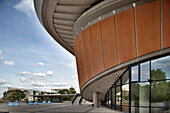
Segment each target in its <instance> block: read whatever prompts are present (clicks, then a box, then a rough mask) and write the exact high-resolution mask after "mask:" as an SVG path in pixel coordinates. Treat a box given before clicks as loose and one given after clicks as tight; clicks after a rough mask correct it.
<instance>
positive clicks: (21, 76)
mask: <svg viewBox="0 0 170 113" xmlns="http://www.w3.org/2000/svg"><path fill="white" fill-rule="evenodd" d="M0 17H1V18H0V98H1V97H2V94H3V92H4V91H6V90H7V87H17V88H26V89H36V90H44V91H50V89H51V88H53V89H54V88H69V87H71V86H72V87H74V88H75V89H76V90H77V91H78V92H79V85H78V78H77V72H76V62H75V57H74V56H72V55H71V54H70V53H69V52H68V51H67V50H65V49H64V48H63V47H61V46H60V45H59V44H58V43H57V42H55V41H54V40H53V39H52V38H51V36H50V35H49V34H48V33H47V32H46V30H45V29H44V28H43V27H42V25H41V24H40V22H39V20H38V18H37V16H36V14H35V11H34V6H33V1H32V0H21V1H20V0H0Z"/></svg>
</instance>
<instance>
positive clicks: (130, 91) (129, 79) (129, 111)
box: [129, 67, 131, 113]
mask: <svg viewBox="0 0 170 113" xmlns="http://www.w3.org/2000/svg"><path fill="white" fill-rule="evenodd" d="M129 113H131V67H130V68H129Z"/></svg>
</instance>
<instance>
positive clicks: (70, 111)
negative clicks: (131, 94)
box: [0, 103, 120, 113]
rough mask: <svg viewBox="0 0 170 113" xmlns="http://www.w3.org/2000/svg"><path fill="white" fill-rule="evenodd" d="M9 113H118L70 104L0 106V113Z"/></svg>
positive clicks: (103, 108)
mask: <svg viewBox="0 0 170 113" xmlns="http://www.w3.org/2000/svg"><path fill="white" fill-rule="evenodd" d="M2 110H4V111H10V113H120V112H117V111H114V110H110V109H108V108H105V107H101V108H94V107H92V106H90V105H81V106H76V105H71V103H55V104H45V105H43V104H40V105H28V104H27V105H21V106H20V107H15V106H13V107H8V105H7V104H0V111H2Z"/></svg>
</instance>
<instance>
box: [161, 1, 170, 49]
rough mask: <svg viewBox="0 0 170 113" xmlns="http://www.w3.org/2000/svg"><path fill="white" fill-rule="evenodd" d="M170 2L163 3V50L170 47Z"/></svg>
mask: <svg viewBox="0 0 170 113" xmlns="http://www.w3.org/2000/svg"><path fill="white" fill-rule="evenodd" d="M169 11H170V0H163V1H162V32H163V48H167V47H170V12H169Z"/></svg>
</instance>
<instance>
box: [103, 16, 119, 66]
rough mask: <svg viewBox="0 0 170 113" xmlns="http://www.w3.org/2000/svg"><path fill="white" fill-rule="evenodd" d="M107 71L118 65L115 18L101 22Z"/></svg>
mask: <svg viewBox="0 0 170 113" xmlns="http://www.w3.org/2000/svg"><path fill="white" fill-rule="evenodd" d="M101 31H102V42H103V53H104V61H105V62H104V63H105V69H109V68H111V67H113V66H115V65H117V64H118V58H117V47H116V35H115V24H114V17H113V16H111V17H109V18H107V19H104V20H102V21H101Z"/></svg>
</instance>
